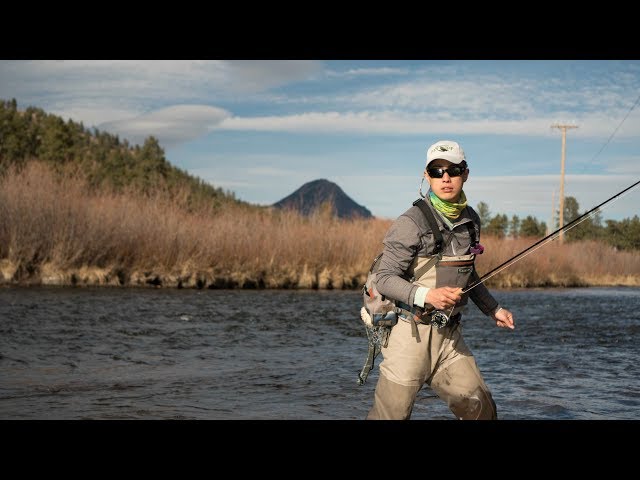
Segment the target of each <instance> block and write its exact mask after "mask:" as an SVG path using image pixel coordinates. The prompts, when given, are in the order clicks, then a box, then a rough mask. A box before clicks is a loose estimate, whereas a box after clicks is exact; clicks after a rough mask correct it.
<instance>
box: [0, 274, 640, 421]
mask: <svg viewBox="0 0 640 480" xmlns="http://www.w3.org/2000/svg"><path fill="white" fill-rule="evenodd" d="M493 293H494V295H495V297H496V298H497V299H498V300H499V301H500V302H501V303H502V304H503V305H504V306H505V307H507V308H509V309H510V310H511V311H512V312H513V313H514V315H515V318H516V325H517V327H516V329H515V330H514V331H509V330H506V329H499V328H496V327H495V326H494V325H493V322H492V321H491V320H490V319H489V318H487V317H485V316H483V315H482V314H481V313H480V311H479V310H478V309H477V307H475V305H473V304H471V305H470V306H469V307H468V310H467V312H466V314H465V316H464V318H463V325H464V329H465V334H464V336H465V341H466V343H467V345H468V346H469V347H470V348H471V350H472V352H473V353H474V355H475V357H476V361H477V362H478V365H479V367H480V370H481V371H482V373H483V376H484V378H485V381H486V383H487V384H488V386H489V387H490V389H491V391H492V393H493V397H494V399H495V401H496V404H497V406H498V415H499V417H500V418H501V419H517V420H521V419H522V420H529V419H532V420H538V419H544V420H556V419H557V420H568V419H590V420H595V419H607V420H613V419H623V420H638V419H640V362H639V359H640V343H639V340H640V313H639V312H640V289H638V288H587V289H535V290H494V291H493ZM359 308H360V294H359V292H357V291H327V290H324V291H294V290H252V291H248V290H186V289H185V290H179V289H151V288H150V289H135V288H131V289H124V288H117V287H114V288H109V287H101V288H63V287H28V288H17V287H5V288H0V419H3V420H6V419H12V420H13V419H56V420H58V419H207V420H209V419H210V420H221V419H230V420H234V419H243V420H256V419H257V420H259V419H283V420H286V419H309V420H315V419H319V420H330V419H340V420H350V419H363V418H364V417H365V416H366V414H367V411H368V410H369V408H370V406H371V401H372V398H373V392H374V389H375V384H376V381H377V378H378V364H379V362H380V361H381V360H382V356H379V357H378V358H377V359H376V366H375V369H374V370H373V371H372V372H371V374H370V375H369V379H368V381H367V383H366V384H365V385H363V386H359V385H357V382H356V381H357V376H358V373H359V372H360V370H361V369H362V366H363V364H364V360H365V357H366V353H367V339H366V333H365V330H364V327H363V325H362V323H361V321H360V319H359V316H358V311H359ZM412 418H413V419H419V420H432V419H433V420H446V419H453V418H454V416H453V414H452V413H451V412H450V411H449V410H448V408H447V407H446V405H445V404H444V403H443V402H442V401H441V400H440V399H439V398H437V397H436V396H435V395H434V393H433V392H432V391H431V390H430V389H429V388H428V387H425V388H424V389H423V390H422V391H421V392H420V393H419V394H418V399H417V401H416V406H415V408H414V412H413V416H412Z"/></svg>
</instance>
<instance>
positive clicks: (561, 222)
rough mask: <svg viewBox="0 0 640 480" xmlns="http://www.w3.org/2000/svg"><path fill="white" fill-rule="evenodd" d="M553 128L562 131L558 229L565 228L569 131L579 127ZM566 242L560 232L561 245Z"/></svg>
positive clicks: (553, 126) (556, 125) (554, 126)
mask: <svg viewBox="0 0 640 480" xmlns="http://www.w3.org/2000/svg"><path fill="white" fill-rule="evenodd" d="M551 128H559V129H560V130H562V163H561V164H560V212H559V214H560V218H559V225H558V228H562V227H563V226H564V157H565V152H566V145H567V129H568V128H578V126H577V125H559V124H554V125H551ZM563 241H564V230H561V231H560V243H562V242H563Z"/></svg>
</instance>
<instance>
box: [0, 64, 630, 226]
mask: <svg viewBox="0 0 640 480" xmlns="http://www.w3.org/2000/svg"><path fill="white" fill-rule="evenodd" d="M0 98H2V99H5V100H8V99H11V98H15V99H16V100H17V102H18V108H20V109H24V108H26V107H28V106H35V107H39V108H42V109H44V110H45V111H47V112H49V113H53V114H56V115H60V116H62V117H64V118H65V119H72V120H74V121H76V122H83V124H84V126H85V127H97V128H99V129H100V130H104V131H108V132H110V133H113V134H117V135H119V136H120V138H121V139H123V138H127V139H128V140H129V141H130V143H141V142H142V141H144V138H146V137H147V136H149V135H154V136H156V137H157V138H158V139H159V141H160V144H161V145H162V147H163V148H164V150H165V153H166V157H167V160H168V161H169V162H171V163H172V164H173V165H175V166H177V167H179V168H182V169H184V170H186V171H188V172H189V173H191V174H193V175H195V176H198V177H200V178H202V179H204V180H205V181H207V182H209V183H211V184H213V185H214V186H216V187H222V188H223V189H225V190H230V191H233V192H234V193H235V195H236V197H237V198H239V199H242V200H245V201H248V202H251V203H256V204H261V205H269V204H272V203H275V202H277V201H278V200H280V199H282V198H283V197H285V196H287V195H289V194H290V193H292V192H293V191H294V190H296V189H297V188H299V187H300V186H301V185H302V184H304V183H306V182H309V181H312V180H316V179H319V178H325V179H327V180H330V181H332V182H335V183H337V184H338V185H339V186H340V187H341V188H342V189H343V190H344V191H345V192H346V193H347V195H349V196H350V197H351V198H353V199H354V200H355V201H356V202H357V203H359V204H361V205H364V206H365V207H367V208H368V209H369V210H371V212H372V213H373V214H374V215H376V216H379V217H385V218H395V217H396V216H398V215H399V214H401V213H402V212H403V211H404V210H406V209H407V208H408V207H409V206H410V205H411V202H412V201H413V200H415V199H416V198H418V186H419V184H420V178H421V175H422V171H423V169H424V163H425V158H426V149H427V147H428V146H429V145H430V144H432V143H434V142H435V141H437V140H456V141H458V142H459V143H460V144H461V145H462V147H463V148H464V150H465V151H466V154H467V159H468V163H469V167H470V170H471V173H470V177H469V180H468V182H467V183H466V184H465V187H464V190H465V193H466V194H467V197H468V199H469V203H470V205H472V206H474V207H475V206H476V205H477V204H478V203H479V202H481V201H482V202H485V203H486V204H488V205H489V209H490V212H491V214H494V215H495V214H497V213H504V214H507V215H508V216H509V217H510V216H511V215H518V216H519V217H521V218H524V217H525V216H527V215H532V216H534V217H536V218H537V219H538V220H541V221H544V222H546V223H547V224H549V222H550V221H551V216H552V211H553V209H554V203H553V202H554V200H555V205H556V208H557V204H558V195H559V190H560V164H561V145H562V143H561V133H560V130H559V129H556V128H551V125H554V124H571V125H577V126H578V128H577V129H571V130H568V132H567V150H566V165H565V184H564V189H565V196H573V197H575V198H576V199H577V200H578V203H579V205H580V210H581V211H582V212H584V211H586V210H588V209H591V208H592V207H594V206H596V205H598V204H599V203H601V202H603V201H604V200H606V199H607V198H609V197H611V196H612V195H615V194H616V193H618V192H619V191H621V190H623V189H624V188H626V187H628V186H629V185H631V184H633V183H635V182H637V181H638V180H640V106H638V107H636V108H634V105H636V101H637V100H638V99H639V98H640V61H629V60H624V61H622V60H621V61H614V60H604V61H590V60H581V61H565V60H549V61H546V60H518V61H511V60H498V61H491V60H455V61H453V60H452V61H447V60H437V61H424V60H420V61H404V60H388V61H387V60H367V61H356V60H353V61H352V60H338V61H329V60H302V61H285V60H260V61H249V60H242V61H228V60H217V61H213V60H203V61H190V60H171V61H169V60H144V61H135V60H118V61H109V60H94V61H82V60H72V61H54V60H34V61H27V60H11V61H7V60H0ZM625 117H626V118H625ZM639 203H640V188H638V189H634V190H633V191H631V192H630V193H629V194H628V195H626V196H624V197H622V198H621V199H620V200H619V201H616V202H613V203H611V204H610V206H609V207H607V208H606V209H604V210H603V212H602V217H603V218H605V219H607V218H611V219H618V220H619V219H622V218H630V217H632V216H633V215H636V214H639V208H638V204H639Z"/></svg>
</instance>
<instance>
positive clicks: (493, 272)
mask: <svg viewBox="0 0 640 480" xmlns="http://www.w3.org/2000/svg"><path fill="white" fill-rule="evenodd" d="M638 185H640V180H639V181H637V182H636V183H634V184H633V185H631V186H629V187H627V188H625V189H624V190H622V191H620V192H618V193H616V194H615V195H614V196H612V197H610V198H608V199H607V200H605V201H604V202H602V203H601V204H600V205H597V206H595V207H593V208H592V209H591V210H589V211H588V212H585V213H583V214H582V215H580V216H579V217H577V218H575V219H574V220H572V221H571V222H569V223H567V224H566V225H564V226H562V227H560V228H558V229H557V230H556V231H555V232H552V233H550V234H549V235H547V236H546V237H544V238H542V239H540V240H538V241H537V242H536V243H534V244H533V245H531V246H529V247H527V248H525V249H524V250H523V251H521V252H520V253H518V254H516V255H514V256H513V257H511V258H510V259H508V260H506V261H505V262H503V263H501V264H500V265H498V266H497V267H495V268H494V269H493V270H491V271H490V272H488V273H485V274H484V275H483V276H482V277H480V278H479V279H478V280H477V281H476V282H475V283H473V284H471V285H470V286H469V287H468V288H466V289H465V290H463V291H462V293H463V294H464V293H467V292H468V291H469V290H472V289H473V288H475V287H477V286H478V285H480V284H481V283H484V282H486V281H487V280H489V279H490V278H491V277H493V276H494V275H496V274H498V273H500V272H501V271H502V270H504V269H505V268H507V267H510V266H511V265H513V264H514V263H516V262H517V261H519V260H522V259H523V258H524V257H526V256H527V255H529V254H530V253H533V252H535V251H536V250H538V249H539V248H541V247H543V246H544V245H546V244H547V243H549V242H551V241H553V240H555V239H556V238H557V237H558V236H559V235H560V233H561V232H563V231H565V230H571V229H572V228H574V227H577V226H578V225H580V224H581V223H582V222H584V221H585V220H587V219H588V218H590V217H591V216H593V215H595V214H596V213H598V211H599V209H600V208H601V207H603V206H604V205H606V204H607V203H609V202H613V201H616V200H619V199H620V198H622V197H623V196H624V195H626V194H627V193H629V192H630V191H631V190H633V189H634V188H635V187H637V186H638Z"/></svg>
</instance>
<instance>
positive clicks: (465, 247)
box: [395, 201, 478, 341]
mask: <svg viewBox="0 0 640 480" xmlns="http://www.w3.org/2000/svg"><path fill="white" fill-rule="evenodd" d="M414 205H418V202H417V201H416V202H415V203H414ZM418 206H421V205H418ZM425 208H429V207H428V206H427V205H426V204H425V205H424V206H421V210H422V212H423V214H424V216H425V218H426V219H427V220H428V223H429V226H430V230H431V231H430V232H428V233H429V234H428V235H425V240H424V241H425V243H426V249H425V250H426V252H425V251H423V252H421V254H417V255H416V256H415V257H414V259H413V261H412V262H411V264H410V265H409V268H408V269H407V272H406V278H407V279H408V280H409V281H411V282H412V283H413V284H414V285H418V286H421V287H427V288H439V287H445V286H449V287H460V288H463V289H464V287H466V286H467V285H468V284H469V280H470V278H471V275H472V274H473V270H474V264H475V257H476V255H475V254H474V253H465V254H462V255H454V254H452V253H453V252H452V247H451V244H452V242H456V249H457V250H458V251H464V252H469V251H470V250H471V248H472V247H474V246H476V245H477V244H478V240H477V235H476V230H475V226H474V224H473V221H472V220H471V219H467V220H466V221H464V222H462V223H460V224H457V225H455V226H454V228H453V230H448V229H446V228H443V229H442V230H440V228H439V226H438V224H437V223H435V222H432V221H431V220H433V218H429V215H428V213H432V212H426V211H425V210H424V209H425ZM431 217H433V214H431ZM416 220H417V218H416ZM434 223H435V225H434ZM434 227H437V229H436V228H434ZM425 233H427V232H425ZM433 266H435V268H432V267H433ZM468 301H469V294H468V293H465V294H463V295H462V298H461V300H460V302H458V303H457V304H456V305H455V307H454V308H453V309H452V310H447V311H446V312H439V313H438V311H436V310H434V309H433V307H431V306H430V305H425V307H426V308H421V307H417V306H415V305H407V304H405V303H403V302H399V301H396V302H395V303H396V307H397V309H398V310H397V311H398V316H399V318H400V319H401V320H403V321H406V322H410V323H411V324H412V335H413V336H414V337H416V338H418V339H419V337H418V329H417V326H416V324H417V323H425V324H430V323H431V324H432V325H434V326H438V327H442V326H444V325H446V324H450V323H453V322H457V321H459V319H460V316H461V313H462V311H463V310H464V309H465V307H466V305H467V303H468ZM442 313H445V314H446V316H444V317H443V316H442ZM434 315H436V316H438V315H439V318H438V319H435V318H434V317H433V316H434ZM447 318H448V320H446V322H445V319H447ZM418 341H419V340H418Z"/></svg>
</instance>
